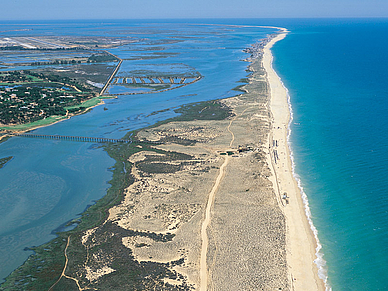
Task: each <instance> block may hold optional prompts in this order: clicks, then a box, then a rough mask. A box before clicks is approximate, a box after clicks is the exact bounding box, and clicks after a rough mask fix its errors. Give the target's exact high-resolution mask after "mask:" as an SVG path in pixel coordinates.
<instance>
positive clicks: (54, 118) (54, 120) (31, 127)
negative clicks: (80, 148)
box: [0, 95, 117, 141]
mask: <svg viewBox="0 0 388 291" xmlns="http://www.w3.org/2000/svg"><path fill="white" fill-rule="evenodd" d="M116 98H117V96H110V95H108V96H96V97H93V98H91V99H88V100H86V101H84V103H87V102H93V104H92V105H91V106H88V107H86V108H85V109H84V110H83V111H81V112H79V113H72V114H71V115H67V116H63V117H61V116H50V117H48V118H51V119H52V120H51V121H49V122H47V123H44V119H43V120H38V121H35V122H32V123H25V124H17V125H9V126H7V125H5V126H0V131H1V130H4V131H11V132H12V133H13V132H17V133H25V132H28V131H31V130H35V129H39V128H43V127H46V126H50V125H53V124H56V123H58V122H62V121H65V120H68V119H70V118H72V117H75V116H78V115H82V114H85V113H87V112H89V111H90V110H91V109H93V108H95V107H97V106H100V105H104V104H105V102H104V99H116ZM95 101H98V103H96V104H94V103H95ZM84 103H83V104H84ZM83 104H82V103H81V104H80V105H77V106H82V105H83ZM40 122H42V123H43V124H37V125H33V123H40ZM18 127H20V128H19V129H18ZM24 127H25V128H24ZM12 133H6V134H4V135H2V136H0V141H1V140H2V139H3V138H6V137H12V136H13V134H12Z"/></svg>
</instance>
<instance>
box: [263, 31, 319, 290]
mask: <svg viewBox="0 0 388 291" xmlns="http://www.w3.org/2000/svg"><path fill="white" fill-rule="evenodd" d="M286 34H287V31H286V30H283V33H281V34H279V35H278V36H277V37H276V38H274V39H272V41H271V42H270V43H269V44H267V46H266V47H265V49H264V57H263V65H264V68H265V70H266V71H267V78H268V82H269V85H270V88H271V112H272V131H271V134H270V136H269V147H270V149H269V150H270V155H269V156H268V157H267V161H268V164H269V165H270V168H271V172H272V173H273V175H272V176H271V177H270V180H271V181H272V183H273V184H274V186H275V192H276V193H277V195H278V197H279V200H280V201H281V205H282V206H281V207H282V211H283V213H284V214H285V217H286V224H287V264H288V268H289V273H290V276H291V278H292V286H293V289H294V290H324V289H325V287H324V284H323V281H322V280H321V279H319V278H318V269H317V266H316V265H315V264H314V260H315V259H316V255H315V248H316V245H317V243H316V241H315V238H314V235H313V233H312V231H311V228H310V225H309V222H308V220H307V217H306V213H305V208H304V204H303V200H302V198H301V192H300V189H299V187H298V184H297V182H296V180H295V179H294V177H293V171H292V161H291V158H290V151H289V147H288V144H287V135H288V125H289V121H290V110H289V104H288V94H287V91H286V89H285V87H284V86H283V84H282V82H281V80H280V78H279V77H278V75H277V74H276V72H275V71H274V70H273V68H272V55H271V51H270V49H271V47H272V45H273V44H274V43H275V42H277V41H279V40H281V39H283V38H284V37H285V36H286ZM285 196H286V197H287V198H285Z"/></svg>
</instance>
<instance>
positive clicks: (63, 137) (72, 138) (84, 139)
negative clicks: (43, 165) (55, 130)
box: [14, 133, 131, 143]
mask: <svg viewBox="0 0 388 291" xmlns="http://www.w3.org/2000/svg"><path fill="white" fill-rule="evenodd" d="M14 135H15V136H21V137H29V138H45V139H56V140H67V141H78V142H98V143H104V142H114V143H130V142H131V141H130V140H126V139H116V138H105V137H90V136H89V137H88V136H72V135H57V134H55V135H46V134H32V133H15V134H14Z"/></svg>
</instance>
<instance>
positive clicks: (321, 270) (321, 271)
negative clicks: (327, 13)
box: [274, 70, 332, 291]
mask: <svg viewBox="0 0 388 291" xmlns="http://www.w3.org/2000/svg"><path fill="white" fill-rule="evenodd" d="M274 71H275V70H274ZM275 72H276V71H275ZM278 78H279V80H280V82H281V83H282V86H283V87H284V89H285V90H286V92H287V102H288V109H289V111H290V120H289V122H288V133H287V145H288V148H289V151H290V159H291V167H292V174H293V176H294V179H295V180H296V181H297V183H298V187H299V189H300V193H301V196H302V200H303V205H304V210H305V213H306V216H307V220H308V222H309V224H310V228H311V230H312V232H313V234H314V237H315V241H316V243H317V246H316V248H315V256H316V259H315V260H314V263H315V264H316V265H317V267H318V277H319V278H320V279H322V280H323V282H324V283H325V289H326V291H331V290H332V289H331V286H330V285H329V283H328V282H327V279H328V275H327V266H326V261H325V260H324V258H323V256H324V254H323V252H322V251H321V249H322V245H321V244H320V242H319V238H318V230H317V228H316V227H315V225H314V223H313V220H312V217H311V210H310V207H309V201H308V197H307V195H306V193H305V192H304V190H303V186H302V182H301V179H300V176H299V175H298V174H297V173H296V172H295V160H294V154H293V151H292V146H291V140H290V137H291V123H292V120H293V119H294V115H293V111H292V105H291V96H290V94H289V91H288V89H287V87H286V86H285V85H284V83H283V81H282V80H281V78H280V77H279V76H278Z"/></svg>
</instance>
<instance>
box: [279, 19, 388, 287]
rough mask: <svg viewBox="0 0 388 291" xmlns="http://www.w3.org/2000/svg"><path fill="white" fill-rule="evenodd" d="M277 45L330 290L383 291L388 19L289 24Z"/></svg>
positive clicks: (387, 230)
mask: <svg viewBox="0 0 388 291" xmlns="http://www.w3.org/2000/svg"><path fill="white" fill-rule="evenodd" d="M284 25H285V26H286V27H287V28H288V29H289V30H290V33H289V35H288V36H287V37H286V38H285V39H284V40H283V41H281V42H279V43H277V44H276V45H275V47H274V49H273V53H274V56H275V60H274V68H275V70H276V71H277V72H278V74H279V76H280V77H281V78H282V80H283V82H284V84H285V86H286V87H287V88H288V90H289V94H290V100H291V104H292V109H293V121H292V124H291V130H292V132H291V139H290V145H291V148H292V151H293V155H294V159H295V172H296V174H297V175H298V177H299V178H300V181H301V185H302V187H303V190H304V192H305V193H306V195H307V197H308V200H309V204H310V209H311V212H312V219H313V222H314V225H315V227H316V228H317V229H318V232H319V240H320V243H321V245H322V249H321V252H322V253H323V254H324V259H325V260H326V269H327V274H328V283H329V284H330V286H332V289H333V290H387V289H388V287H387V284H386V282H387V279H388V275H387V273H386V266H387V265H388V196H387V194H388V179H387V177H388V164H387V161H388V114H387V109H388V71H387V67H388V39H387V34H388V21H387V20H386V19H336V20H333V19H331V20H327V19H326V20H323V19H321V20H294V21H289V24H288V25H287V24H286V23H285V24H284Z"/></svg>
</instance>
